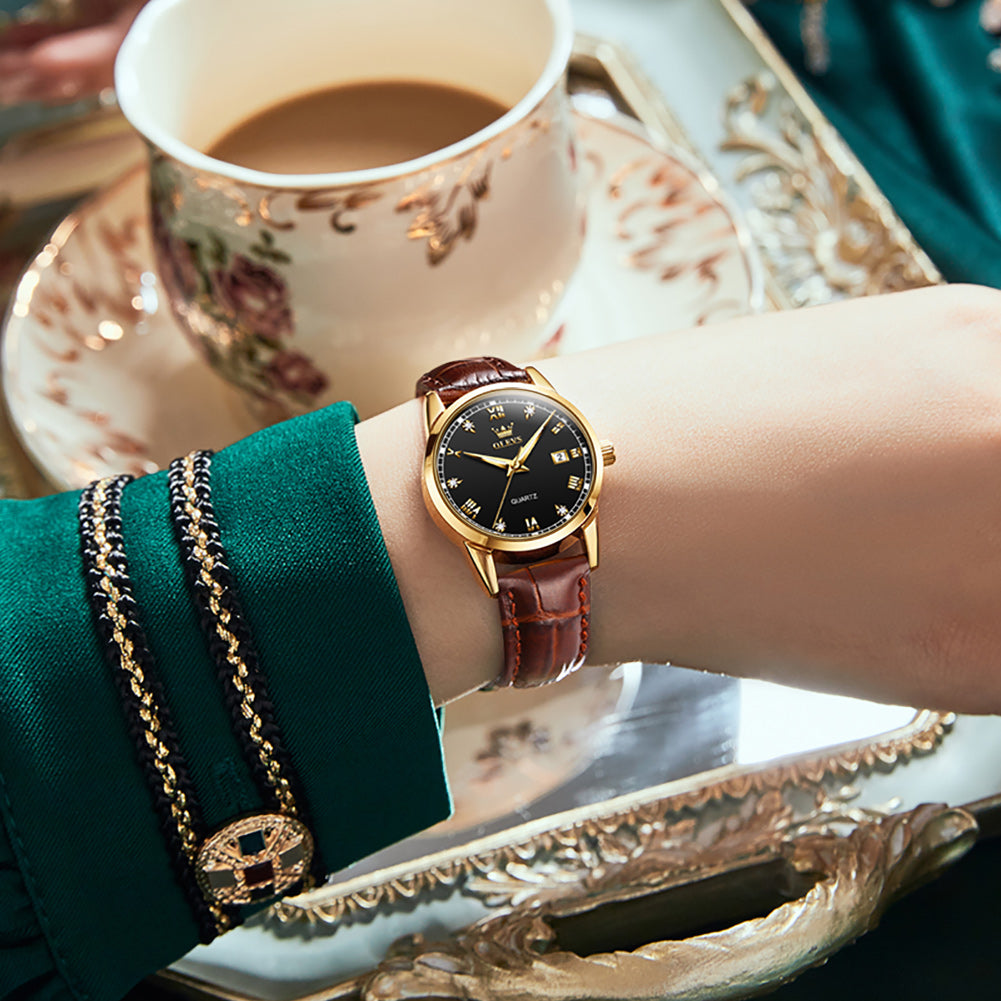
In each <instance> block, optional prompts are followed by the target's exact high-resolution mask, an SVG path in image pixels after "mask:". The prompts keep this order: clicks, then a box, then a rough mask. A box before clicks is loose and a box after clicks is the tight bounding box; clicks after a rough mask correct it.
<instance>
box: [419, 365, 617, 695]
mask: <svg viewBox="0 0 1001 1001" xmlns="http://www.w3.org/2000/svg"><path fill="white" fill-rule="evenodd" d="M417 395H418V396H419V397H423V399H424V420H425V430H426V432H427V447H426V450H425V453H424V469H423V475H422V478H421V484H422V489H423V493H424V502H425V504H426V505H427V509H428V511H429V512H430V514H431V517H432V518H433V519H434V521H435V522H436V523H437V524H438V526H439V527H440V528H441V529H442V530H443V531H444V532H445V534H446V535H447V536H448V537H449V538H450V539H452V541H454V542H456V543H457V544H459V545H461V546H463V548H464V549H465V551H466V554H467V555H468V557H469V560H470V562H471V563H472V565H473V569H475V571H476V573H477V575H478V577H479V579H480V581H481V583H482V584H483V586H484V588H485V589H486V591H487V593H488V594H490V595H491V596H493V597H496V598H497V600H498V603H499V605H500V616H501V626H502V629H503V635H504V667H503V669H502V671H501V673H500V675H499V676H498V677H497V679H496V680H495V681H494V682H493V684H492V686H488V687H495V688H506V687H517V688H531V687H535V686H537V685H545V684H548V683H550V682H553V681H557V680H559V679H560V678H562V677H564V676H566V675H567V674H569V673H571V672H572V671H575V670H577V669H578V668H579V667H580V666H581V665H582V664H583V663H584V657H585V655H586V654H587V646H588V633H589V627H590V613H591V571H592V570H594V569H595V568H596V567H597V566H598V522H597V514H598V497H599V495H600V493H601V484H602V477H603V474H604V470H605V467H607V466H610V465H611V464H612V463H613V462H614V461H615V450H614V449H613V447H612V445H611V444H610V443H608V442H602V441H599V440H598V438H597V436H596V435H595V432H594V429H593V428H592V427H591V425H590V424H589V423H588V421H587V419H586V418H585V417H584V415H583V414H582V413H581V412H580V411H579V410H578V409H577V408H576V407H575V406H574V405H573V404H572V403H570V402H569V401H568V400H566V399H564V398H563V397H562V396H560V395H559V393H558V392H557V391H556V390H555V389H554V388H553V386H552V385H551V384H550V383H549V382H547V381H546V379H545V378H543V376H542V375H540V374H539V372H537V371H536V370H535V369H534V368H518V367H517V366H515V365H512V364H510V363H509V362H505V361H501V359H499V358H468V359H465V360H463V361H453V362H449V363H447V364H445V365H440V366H439V367H438V368H436V369H433V370H432V371H430V372H428V373H427V374H426V375H424V376H422V378H421V379H420V380H419V381H418V383H417Z"/></svg>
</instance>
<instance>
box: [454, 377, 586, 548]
mask: <svg viewBox="0 0 1001 1001" xmlns="http://www.w3.org/2000/svg"><path fill="white" fill-rule="evenodd" d="M594 463H595V458H594V455H593V454H592V451H591V444H590V442H589V440H588V437H587V435H586V434H585V433H584V429H583V428H582V427H581V426H580V424H579V423H578V422H577V420H576V419H575V418H574V417H573V416H572V415H571V414H570V413H569V412H568V411H567V410H566V409H565V408H564V407H562V406H560V404H558V403H556V402H555V401H554V400H551V399H549V398H548V397H546V396H542V395H540V394H536V393H533V392H532V390H531V389H530V388H528V387H526V388H525V389H524V390H518V389H502V390H499V391H498V392H497V393H494V394H491V395H489V396H483V397H480V398H479V399H478V400H476V401H474V402H473V403H470V404H469V406H468V407H466V408H464V409H463V410H462V411H461V412H460V413H459V414H458V415H457V416H456V417H455V418H454V419H453V420H452V421H451V422H450V423H449V425H448V426H447V427H446V428H445V430H444V431H443V432H442V434H441V437H440V438H439V439H438V449H437V453H436V454H435V471H436V474H437V477H438V485H439V487H440V488H441V492H442V494H443V495H444V497H445V499H446V500H447V501H448V503H449V505H450V506H451V507H452V509H453V510H454V511H455V513H456V514H457V515H458V516H459V517H460V518H462V519H463V521H465V522H468V523H469V524H470V525H473V526H474V527H476V528H477V529H480V530H481V531H483V532H486V533H487V534H489V535H493V536H496V537H500V538H505V539H533V538H535V537H537V536H541V535H545V534H547V533H548V532H552V531H555V530H556V529H558V528H560V527H561V526H562V525H565V524H566V523H567V522H568V521H570V520H571V519H572V518H573V517H574V516H575V515H576V514H577V513H578V512H579V511H580V510H581V508H582V507H583V506H584V504H585V503H586V501H587V498H588V497H589V496H590V493H591V490H592V488H593V486H594V468H595V466H594Z"/></svg>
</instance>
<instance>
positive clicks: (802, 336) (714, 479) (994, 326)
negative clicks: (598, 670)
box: [359, 286, 1001, 712]
mask: <svg viewBox="0 0 1001 1001" xmlns="http://www.w3.org/2000/svg"><path fill="white" fill-rule="evenodd" d="M539 368H540V369H541V370H542V371H543V372H544V374H545V375H546V376H547V378H549V379H550V380H551V381H552V382H553V384H554V385H555V386H556V387H557V389H558V390H559V391H560V392H561V393H562V394H563V395H565V396H567V397H568V398H569V399H570V400H572V401H573V402H575V403H576V404H578V405H579V406H580V408H581V409H582V410H583V412H584V413H585V414H586V415H587V416H588V417H589V418H590V420H591V422H592V423H593V424H594V426H595V428H596V429H597V431H598V433H599V435H600V436H601V437H603V438H608V439H611V440H612V441H613V442H614V443H615V446H616V455H617V458H618V461H617V463H616V465H615V466H614V467H613V468H612V469H611V470H610V471H609V473H608V475H607V477H606V480H605V488H604V492H603V495H602V500H601V508H600V510H601V515H600V525H601V535H602V544H601V555H602V564H601V567H600V568H599V569H598V570H597V571H596V573H595V574H594V576H593V583H592V588H593V590H592V630H591V636H592V646H591V653H590V656H589V660H590V661H591V662H592V663H602V662H606V663H607V662H614V661H620V660H633V659H644V660H647V661H654V662H656V661H667V660H670V661H672V662H674V663H679V664H686V665H690V666H692V667H700V668H705V669H708V670H713V671H725V672H728V673H734V674H746V675H754V676H759V677H768V678H771V679H773V680H778V681H783V682H787V683H794V684H795V683H798V684H803V685H805V686H809V687H816V688H823V689H827V690H832V691H839V692H845V693H852V694H857V695H862V696H868V697H870V698H874V699H880V700H886V701H893V702H899V703H907V704H915V705H919V704H920V705H934V706H941V707H945V708H954V709H959V710H963V711H968V712H999V711H1001V614H999V613H1001V293H998V292H995V291H991V290H987V289H980V288H974V287H969V286H953V287H948V288H935V289H926V290H920V291H917V292H908V293H902V294H899V295H894V296H885V297H879V298H873V299H866V300H859V301H854V302H848V303H843V304H839V305H835V306H829V307H822V308H816V309H810V310H802V311H797V312H789V313H780V314H768V315H765V316H758V317H749V318H746V319H742V320H738V321H735V322H732V323H727V324H722V325H719V326H713V327H707V328H702V329H698V330H692V331H688V332H684V333H678V334H670V335H666V336H663V337H659V338H651V339H646V340H642V341H634V342H630V343H627V344H622V345H618V346H615V347H611V348H604V349H601V350H598V351H593V352H587V353H585V354H580V355H573V356H568V357H565V358H558V359H552V360H550V361H547V362H544V363H541V364H540V365H539ZM359 442H360V446H361V448H362V455H363V459H364V462H365V466H366V471H367V472H368V474H369V478H370V483H371V485H372V489H373V496H374V498H375V502H376V506H377V509H378V511H379V516H380V521H381V523H382V525H383V529H384V533H385V536H386V541H387V545H388V547H389V552H390V556H391V559H392V561H393V565H394V569H395V570H396V573H397V577H398V579H399V582H400V587H401V591H402V593H403V598H404V601H405V603H406V606H407V610H408V614H409V616H410V619H411V624H412V626H413V629H414V634H415V637H416V639H417V643H418V647H419V648H420V650H421V654H422V657H423V658H424V663H425V668H426V670H427V672H428V677H429V680H430V683H431V686H432V691H433V692H434V693H435V694H436V697H438V698H439V700H441V701H445V700H447V699H449V698H452V697H455V696H456V695H458V694H460V693H462V692H463V691H466V690H468V689H469V688H471V687H475V686H477V685H479V684H482V683H483V682H484V681H486V680H487V679H488V678H490V677H492V676H494V675H495V674H496V672H497V670H498V668H499V662H500V650H501V638H500V626H499V621H498V614H497V609H496V605H495V603H494V602H492V601H491V600H489V599H487V598H486V597H485V596H484V594H483V592H482V590H481V589H480V586H479V584H478V582H477V581H476V580H475V579H474V577H473V575H472V573H471V572H470V571H469V569H468V567H467V565H466V563H465V558H464V557H463V556H462V555H461V554H460V552H459V551H458V549H457V548H456V547H454V546H452V545H451V544H450V543H449V542H448V541H447V540H446V539H445V538H444V537H443V536H442V535H441V534H440V533H439V531H438V530H437V529H436V528H435V527H434V526H433V525H432V524H431V522H430V519H429V518H428V516H427V515H426V513H425V511H424V507H423V503H422V501H421V496H420V486H419V478H418V477H419V470H420V459H421V455H422V440H421V429H420V414H419V407H418V405H417V404H416V403H414V404H410V405H405V406H403V407H400V408H397V409H396V410H393V411H390V412H389V413H388V414H384V415H381V416H380V417H378V418H375V419H374V420H372V421H368V422H366V423H365V424H364V425H362V426H360V428H359Z"/></svg>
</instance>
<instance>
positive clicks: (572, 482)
mask: <svg viewBox="0 0 1001 1001" xmlns="http://www.w3.org/2000/svg"><path fill="white" fill-rule="evenodd" d="M583 482H584V481H583V480H582V479H581V478H580V477H579V476H571V477H570V479H569V480H567V487H568V488H569V489H570V490H580V485H581V483H583Z"/></svg>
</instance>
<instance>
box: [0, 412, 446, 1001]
mask: <svg viewBox="0 0 1001 1001" xmlns="http://www.w3.org/2000/svg"><path fill="white" fill-rule="evenodd" d="M355 419H356V417H355V414H354V410H353V408H352V407H351V406H350V405H349V404H339V405H336V406H334V407H330V408H327V409H326V410H323V411H320V412H317V413H315V414H310V415H307V416H305V417H301V418H298V419H296V420H293V421H288V422H285V423H283V424H279V425H276V426H275V427H272V428H269V429H267V430H265V431H262V432H260V433H259V434H257V435H254V436H252V437H251V438H248V439H246V440H245V441H242V442H240V443H238V444H236V445H233V446H231V447H230V448H228V449H226V450H224V451H223V452H221V453H219V454H218V455H217V456H216V457H215V459H214V461H213V474H212V479H213V502H214V507H215V513H216V517H217V520H218V522H219V526H220V532H221V535H222V541H223V545H224V546H225V548H226V549H227V552H228V555H229V560H230V566H231V568H232V570H233V574H234V576H235V578H236V581H237V585H238V587H239V588H240V593H241V598H242V600H243V605H244V609H245V612H246V616H247V619H248V621H249V624H250V626H251V629H252V630H253V634H254V636H255V639H256V643H257V648H258V653H259V656H260V662H261V666H262V669H263V670H264V672H265V674H266V675H267V679H268V686H269V689H270V693H271V697H272V701H273V703H274V706H275V712H276V715H277V718H278V722H279V724H280V726H281V727H282V730H283V733H284V737H285V744H286V746H287V747H288V749H289V751H290V752H291V755H292V759H293V762H294V765H295V767H296V769H297V771H298V773H299V777H300V779H301V781H302V784H303V786H304V788H305V791H306V796H307V799H308V808H309V811H310V813H311V817H312V822H313V828H314V833H315V835H316V837H317V841H318V844H319V847H320V850H321V852H322V856H323V858H324V861H325V862H326V864H327V867H328V868H329V869H331V870H335V869H338V868H342V867H343V866H345V865H347V864H349V863H350V862H353V861H355V860H357V859H359V858H361V857H363V856H365V855H368V854H370V853H371V852H373V851H376V850H378V849H379V848H382V847H384V846H385V845H387V844H390V843H392V842H394V841H396V840H399V839H400V838H402V837H405V836H407V835H408V834H411V833H413V832H415V831H418V830H421V829H423V828H425V827H427V826H429V825H431V824H433V823H435V822H437V821H438V820H441V819H442V818H444V817H445V816H447V815H448V812H449V809H450V804H449V797H448V790H447V785H446V781H445V775H444V767H443V759H442V753H441V744H440V734H439V730H438V726H437V717H436V714H435V712H434V709H433V706H432V703H431V699H430V695H429V693H428V690H427V685H426V682H425V679H424V673H423V669H422V667H421V664H420V660H419V658H418V655H417V650H416V647H415V645H414V642H413V638H412V636H411V633H410V629H409V625H408V623H407V619H406V615H405V612H404V609H403V604H402V601H401V599H400V596H399V592H398V590H397V587H396V582H395V579H394V577H393V573H392V568H391V565H390V563H389V557H388V555H387V553H386V550H385V546H384V544H383V541H382V536H381V533H380V530H379V524H378V520H377V518H376V514H375V510H374V508H373V506H372V502H371V498H370V495H369V492H368V487H367V484H366V481H365V475H364V470H363V467H362V464H361V459H360V456H359V455H358V450H357V445H356V443H355V437H354V421H355ZM77 499H78V495H77V494H63V495H59V496H57V497H51V498H45V499H43V500H39V501H32V502H13V501H9V502H3V503H2V504H0V540H2V543H3V545H2V546H0V644H2V645H0V776H2V778H3V788H2V791H3V793H4V795H3V796H0V811H2V812H3V817H4V822H5V830H6V833H7V839H8V845H7V846H6V847H7V848H8V849H13V851H12V852H8V853H7V854H8V855H11V854H12V855H14V856H16V859H17V865H18V869H19V870H20V886H21V888H22V889H23V896H22V897H21V899H19V900H15V899H12V898H16V897H17V896H18V894H17V893H13V891H11V896H7V895H5V897H4V899H3V901H2V907H0V973H2V976H0V987H3V988H6V987H7V986H8V982H9V983H10V984H14V983H16V982H17V981H16V980H15V977H19V976H21V973H19V972H18V969H17V966H18V963H22V964H28V963H31V964H34V966H33V967H32V972H31V973H30V974H29V973H28V971H27V968H26V967H25V969H24V970H23V973H24V974H26V975H29V976H32V977H37V976H39V973H38V971H37V969H36V968H35V967H37V964H38V955H39V952H38V935H39V934H40V935H41V936H42V937H43V938H44V940H45V943H46V947H47V949H48V953H49V958H50V961H51V966H52V969H54V970H55V971H56V974H57V975H58V977H59V978H60V982H61V983H62V984H64V985H65V989H66V991H67V993H72V994H73V995H75V996H76V997H78V998H93V999H96V1001H105V999H108V1001H111V999H113V998H118V997H120V996H121V995H122V994H123V993H125V992H126V991H127V990H128V989H129V988H130V987H131V986H132V985H133V984H134V983H135V982H136V981H137V980H138V979H140V978H141V977H142V976H144V975H146V974H148V973H150V972H151V971H153V970H155V969H157V968H159V967H161V966H164V965H166V964H168V963H170V962H172V961H173V960H174V959H176V958H178V957H179V956H180V955H182V954H183V953H184V952H186V951H188V950H189V949H190V948H191V947H193V946H194V945H195V944H196V942H197V933H196V930H195V926H194V922H193V921H192V919H191V916H190V914H189V912H188V909H187V905H186V903H185V901H184V898H183V897H182V895H181V892H180V890H179V889H178V888H177V887H176V885H175V884H174V882H173V879H172V877H171V873H170V868H169V862H168V859H167V857H166V851H165V848H164V845H163V842H162V840H161V838H160V835H159V832H158V830H157V824H156V819H155V815H154V813H153V811H152V809H151V804H150V797H149V793H148V791H147V789H146V786H145V783H144V782H143V779H142V775H141V773H140V771H139V768H138V767H137V765H136V764H135V759H134V754H133V748H132V742H131V739H130V738H129V736H128V731H127V728H126V724H125V720H124V715H123V713H122V710H121V707H120V705H119V702H118V698H117V695H116V692H115V688H114V685H113V682H112V680H111V677H110V675H109V671H108V669H107V667H106V666H105V663H104V660H103V656H102V652H101V650H100V648H99V646H98V643H97V640H96V639H95V634H94V630H93V626H92V623H91V619H90V611H89V608H88V606H87V603H86V600H85V592H84V584H83V577H82V570H81V561H80V556H79V542H78V537H77V521H76V505H77ZM122 522H123V534H124V538H125V548H126V554H127V556H128V559H129V562H130V572H131V576H132V579H133V584H134V588H135V594H136V598H137V601H138V603H139V607H140V609H141V614H142V624H143V626H144V628H145V630H146V633H147V636H148V639H149V643H150V647H151V649H152V652H153V655H154V658H155V659H156V662H157V666H158V670H159V673H160V676H161V680H162V681H163V685H164V689H165V693H166V697H167V700H168V703H169V704H170V707H171V710H172V711H173V714H174V717H175V723H176V725H177V732H178V738H179V741H180V745H181V749H182V752H183V754H184V755H185V757H186V759H187V761H188V763H189V765H190V768H191V772H192V776H193V779H194V783H195V786H196V789H197V793H198V796H199V798H200V800H201V805H202V808H203V812H204V814H205V818H206V821H207V822H208V823H209V825H211V826H215V825H219V824H221V823H223V822H224V821H225V820H227V819H229V818H232V817H233V815H234V814H236V813H240V812H245V811H247V810H252V809H254V808H256V807H258V806H259V805H260V802H259V799H258V796H257V794H256V790H255V788H254V786H253V784H252V782H251V780H250V774H249V771H248V769H247V766H246V764H245V762H244V761H243V758H242V756H241V754H240V752H239V748H238V745H237V743H236V740H235V738H234V737H233V736H232V732H231V729H230V720H229V716H228V714H227V712H226V710H225V707H224V703H223V699H222V695H221V691H220V688H219V686H218V682H217V681H216V677H215V670H214V668H213V666H212V664H211V661H210V659H209V657H208V653H207V650H206V647H205V643H204V641H203V639H202V636H201V633H200V632H199V630H198V627H197V622H196V619H195V616H194V612H193V610H192V606H191V602H190V599H189V596H188V592H187V588H186V586H185V583H184V577H183V571H182V567H181V563H180V560H179V557H178V554H177V547H176V544H175V542H174V539H173V535H172V531H173V530H172V526H171V523H170V519H169V511H168V503H167V484H166V477H165V475H164V474H163V473H157V474H155V475H152V476H149V477H145V478H143V479H141V480H138V481H136V482H135V483H134V484H132V485H130V486H129V487H128V488H127V490H126V492H125V496H124V499H123V504H122ZM6 861H7V856H5V855H4V854H3V853H2V852H0V876H2V875H3V868H4V863H5V862H6ZM25 899H27V900H28V901H29V902H30V905H31V912H32V913H33V915H34V924H33V925H32V926H31V927H30V928H29V927H28V925H26V924H25V921H24V914H25ZM9 905H10V906H11V910H10V911H9V913H11V914H13V913H15V910H16V911H17V913H18V914H19V918H18V921H19V924H18V927H19V928H20V929H21V930H20V931H18V932H15V930H14V929H13V924H8V922H7V914H8V906H9ZM15 905H16V906H15ZM19 943H20V944H19ZM8 969H9V970H11V974H10V979H9V981H8V974H7V970H8ZM22 979H23V977H22ZM0 993H3V992H2V991H0Z"/></svg>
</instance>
